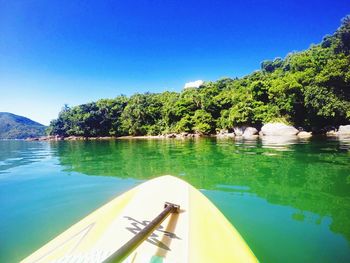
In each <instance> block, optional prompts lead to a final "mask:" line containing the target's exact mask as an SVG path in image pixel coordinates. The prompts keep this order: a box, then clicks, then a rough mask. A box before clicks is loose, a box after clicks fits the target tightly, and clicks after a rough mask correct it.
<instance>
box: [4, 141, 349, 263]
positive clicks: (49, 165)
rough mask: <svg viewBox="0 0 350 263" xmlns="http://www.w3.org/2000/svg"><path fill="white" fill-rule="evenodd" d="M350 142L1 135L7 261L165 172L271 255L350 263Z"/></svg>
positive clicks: (260, 252) (259, 252)
mask: <svg viewBox="0 0 350 263" xmlns="http://www.w3.org/2000/svg"><path fill="white" fill-rule="evenodd" d="M349 149H350V140H346V139H344V140H336V139H334V140H325V139H323V140H321V139H314V140H311V141H310V142H305V141H304V142H303V141H281V142H279V143H276V142H271V141H268V140H263V141H260V140H259V141H237V140H236V141H234V140H216V139H199V140H184V141H183V140H123V141H100V142H97V141H90V142H24V141H0V262H17V261H19V260H20V259H22V258H23V257H25V256H27V255H28V254H30V253H31V252H33V251H34V250H36V249H37V248H39V247H40V246H42V245H43V244H45V243H46V242H47V241H49V240H50V239H52V238H53V237H55V236H56V235H57V234H59V233H60V232H62V231H63V230H65V229H66V228H67V227H69V226H70V225H72V224H73V223H75V222H77V221H78V220H80V219H81V218H82V217H84V216H85V215H87V214H89V213H90V212H92V211H93V210H95V209H96V208H98V207H99V206H101V205H102V204H104V203H106V202H107V201H109V200H111V199H112V198H114V197H116V196H118V195H119V194H121V193H122V192H124V191H126V190H128V189H130V188H132V187H134V186H135V185H137V184H139V183H141V182H143V181H145V180H147V179H149V178H153V177H156V176H160V175H165V174H171V175H175V176H178V177H180V178H182V179H184V180H186V181H187V182H189V183H191V184H192V185H194V186H195V187H196V188H197V189H200V190H201V191H202V193H204V194H205V195H206V196H207V197H208V198H209V199H210V200H211V201H212V202H214V203H215V204H216V205H217V206H218V208H219V209H220V210H221V211H222V212H223V213H224V215H225V216H226V217H227V218H228V219H229V220H230V221H231V223H232V224H233V225H235V227H236V228H237V229H238V231H239V232H240V233H241V235H242V236H243V238H244V239H245V240H246V241H247V243H248V244H249V246H250V247H251V248H252V250H253V251H254V253H255V254H256V256H257V257H258V258H259V259H260V261H262V262H350V150H349Z"/></svg>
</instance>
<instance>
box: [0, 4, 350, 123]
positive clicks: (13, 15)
mask: <svg viewBox="0 0 350 263" xmlns="http://www.w3.org/2000/svg"><path fill="white" fill-rule="evenodd" d="M346 14H350V2H349V1H348V0H329V1H325V0H318V1H316V0H308V1H306V0H295V1H286V0H261V1H258V0H255V1H253V0H238V1H233V0H227V1H219V0H218V1H199V0H197V1H192V0H185V1H182V0H171V1H170V0H157V1H154V0H149V1H138V0H133V1H122V0H119V1H118V0H114V1H112V0H111V1H102V0H96V1H91V0H85V1H83V0H82V1H74V0H68V1H67V0H59V1H51V0H50V1H47V0H31V1H29V0H27V1H25V0H0V111H8V112H12V113H15V114H19V115H24V116H26V117H29V118H32V119H34V120H36V121H39V122H41V123H44V124H48V123H49V121H50V120H51V119H53V118H55V117H57V114H58V112H59V110H60V109H61V107H62V106H63V104H65V103H68V104H69V105H77V104H81V103H85V102H89V101H94V100H97V99H99V98H113V97H115V96H117V95H120V94H126V95H131V94H133V93H135V92H146V91H150V92H162V91H165V90H172V91H180V90H181V89H182V87H183V85H184V83H185V82H189V81H194V80H197V79H203V80H207V81H208V80H216V79H219V78H221V77H236V76H238V77H239V76H243V75H246V74H249V73H250V72H252V71H253V70H256V69H259V66H260V62H261V61H262V60H264V59H273V58H275V57H284V56H285V55H286V54H287V53H288V52H290V51H295V50H303V49H306V48H308V47H309V45H310V44H311V43H318V42H320V41H321V40H322V37H323V36H324V35H325V34H331V33H333V32H334V31H335V30H336V29H337V27H338V26H339V25H340V20H341V18H342V17H344V16H345V15H346Z"/></svg>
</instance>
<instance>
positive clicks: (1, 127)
mask: <svg viewBox="0 0 350 263" xmlns="http://www.w3.org/2000/svg"><path fill="white" fill-rule="evenodd" d="M45 129H46V126H44V125H42V124H40V123H38V122H35V121H32V120H31V119H28V118H26V117H23V116H18V115H15V114H12V113H9V112H0V139H26V138H29V137H39V136H43V135H45Z"/></svg>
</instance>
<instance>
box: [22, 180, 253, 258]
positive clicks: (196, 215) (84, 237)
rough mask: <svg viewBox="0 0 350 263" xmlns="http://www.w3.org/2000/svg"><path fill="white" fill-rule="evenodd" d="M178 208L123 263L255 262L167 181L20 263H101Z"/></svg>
mask: <svg viewBox="0 0 350 263" xmlns="http://www.w3.org/2000/svg"><path fill="white" fill-rule="evenodd" d="M165 202H170V203H174V204H177V205H180V213H172V214H170V215H169V216H168V217H167V218H166V219H165V220H164V221H163V222H162V223H161V225H160V226H159V227H158V228H157V229H156V230H155V231H154V232H153V233H152V234H151V235H150V236H149V237H148V238H147V239H146V240H145V241H144V242H143V243H142V244H141V245H140V246H139V247H137V248H136V250H134V251H133V252H132V253H131V254H130V255H129V256H128V257H127V258H126V259H125V260H124V261H123V262H142V263H145V262H154V263H155V262H163V263H167V262H180V263H184V262H194V263H197V262H198V263H205V262H210V263H212V262H257V259H256V257H255V256H254V254H253V253H252V251H251V250H250V249H249V247H248V246H247V244H246V243H245V242H244V240H243V239H242V237H241V236H240V235H239V233H238V232H237V230H236V229H235V228H234V227H233V226H232V225H231V224H230V223H229V222H228V221H227V219H226V218H225V217H224V216H223V215H222V214H221V212H220V211H219V210H218V209H217V208H216V207H215V206H214V205H213V204H212V203H211V202H210V201H209V200H208V199H207V198H206V197H205V196H204V195H203V194H201V193H200V192H199V191H198V190H196V189H195V188H194V187H192V186H191V185H189V184H188V183H186V182H185V181H183V180H180V179H178V178H176V177H173V176H162V177H158V178H156V179H152V180H149V181H148V182H145V183H143V184H141V185H139V186H137V187H135V188H133V189H131V190H130V191H128V192H126V193H124V194H123V195H121V196H119V197H117V198H115V199H114V200H112V201H110V202H109V203H107V204H106V205H104V206H102V207H101V208H99V209H97V210H96V211H94V212H93V213H91V214H90V215H88V216H87V217H86V218H84V219H83V220H81V221H80V222H78V223H76V224H75V225H73V226H72V227H70V228H69V229H68V230H66V231H65V232H63V233H62V234H60V235H59V236H58V237H56V238H55V239H53V240H52V241H50V242H49V243H48V244H46V245H44V246H43V247H42V248H40V249H39V250H37V251H36V252H34V253H33V254H32V255H30V256H29V257H27V258H26V259H24V260H23V261H22V262H103V261H104V260H106V259H107V258H108V257H109V256H110V255H111V254H113V253H114V252H115V251H116V250H118V248H120V247H122V246H123V245H124V244H125V243H126V242H128V241H129V240H130V239H131V238H133V237H134V236H135V235H136V234H137V233H138V232H140V230H141V229H143V228H144V227H145V226H146V225H147V224H148V222H150V221H152V220H153V219H154V218H155V217H156V216H157V215H158V214H159V213H161V212H162V210H163V208H164V203H165Z"/></svg>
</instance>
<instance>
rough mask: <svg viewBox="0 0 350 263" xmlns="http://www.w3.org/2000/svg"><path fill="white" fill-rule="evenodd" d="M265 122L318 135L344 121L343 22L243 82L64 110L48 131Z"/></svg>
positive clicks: (96, 132)
mask: <svg viewBox="0 0 350 263" xmlns="http://www.w3.org/2000/svg"><path fill="white" fill-rule="evenodd" d="M269 121H282V122H285V123H288V124H292V125H296V126H303V127H304V128H307V129H310V128H312V129H314V130H319V129H322V128H323V127H324V126H327V125H340V124H347V123H349V122H350V17H349V16H347V17H345V18H344V19H343V20H342V24H341V26H340V27H339V28H338V30H337V31H336V32H335V33H334V34H333V35H327V36H325V37H324V38H323V40H322V42H321V43H320V44H319V45H312V46H311V47H310V48H309V49H307V50H305V51H302V52H295V53H290V54H288V55H287V56H286V57H285V58H284V59H281V58H276V59H274V60H273V61H269V60H267V61H264V62H262V63H261V70H259V71H255V72H253V73H252V74H250V75H247V76H245V77H243V78H240V79H238V78H235V79H231V78H223V79H220V80H218V81H216V82H206V83H204V85H202V86H201V87H199V88H189V89H185V90H183V91H181V92H180V93H176V92H163V93H159V94H153V93H145V94H135V95H133V96H131V97H130V98H128V97H125V96H118V97H117V98H115V99H103V100H99V101H97V102H91V103H87V104H83V105H79V106H75V107H72V108H69V107H67V106H65V107H64V108H63V109H62V111H61V112H60V113H59V116H58V118H57V119H56V120H54V121H52V122H51V125H50V127H49V128H48V132H49V133H50V134H58V135H62V136H69V135H81V136H107V135H112V136H120V135H146V134H148V135H156V134H162V133H163V134H164V133H171V132H196V133H202V134H210V133H213V132H215V130H219V129H228V130H232V128H233V127H234V126H239V125H253V126H260V125H261V124H263V123H266V122H269Z"/></svg>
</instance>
